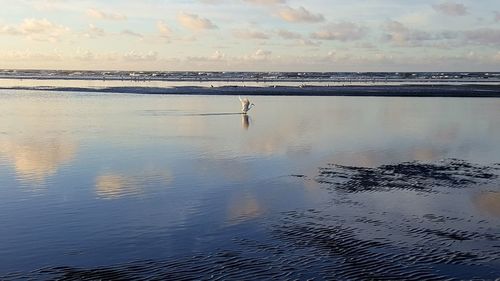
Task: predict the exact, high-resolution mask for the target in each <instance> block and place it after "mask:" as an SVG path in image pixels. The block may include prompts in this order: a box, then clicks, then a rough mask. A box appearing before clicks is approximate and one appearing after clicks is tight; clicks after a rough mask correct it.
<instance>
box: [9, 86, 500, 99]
mask: <svg viewBox="0 0 500 281" xmlns="http://www.w3.org/2000/svg"><path fill="white" fill-rule="evenodd" d="M0 89H3V90H36V91H61V92H68V91H69V92H89V93H127V94H162V95H169V94H170V95H253V96H388V97H391V96H394V97H500V85H474V84H463V85H439V84H415V85H384V86H380V85H364V86H354V85H345V86H308V85H304V86H300V87H295V86H276V87H274V86H271V87H243V86H222V87H213V88H212V87H196V86H182V87H170V88H163V87H104V88H88V87H0Z"/></svg>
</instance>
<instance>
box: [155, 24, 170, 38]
mask: <svg viewBox="0 0 500 281" xmlns="http://www.w3.org/2000/svg"><path fill="white" fill-rule="evenodd" d="M156 28H158V31H160V37H163V38H170V36H172V30H171V29H170V27H168V25H167V24H166V23H165V22H164V21H162V20H160V21H158V22H156Z"/></svg>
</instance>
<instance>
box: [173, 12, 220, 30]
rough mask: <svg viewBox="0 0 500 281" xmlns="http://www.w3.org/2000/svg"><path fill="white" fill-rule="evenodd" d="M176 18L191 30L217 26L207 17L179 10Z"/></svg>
mask: <svg viewBox="0 0 500 281" xmlns="http://www.w3.org/2000/svg"><path fill="white" fill-rule="evenodd" d="M177 20H178V21H179V23H180V24H181V25H182V26H184V27H185V28H188V29H191V30H193V31H201V30H206V29H216V28H217V26H216V25H215V24H213V23H212V22H211V21H210V20H209V19H206V18H202V17H200V16H199V15H195V14H188V13H184V12H181V13H179V14H178V15H177Z"/></svg>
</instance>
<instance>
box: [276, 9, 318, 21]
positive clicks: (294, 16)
mask: <svg viewBox="0 0 500 281" xmlns="http://www.w3.org/2000/svg"><path fill="white" fill-rule="evenodd" d="M278 14H279V16H280V17H281V18H282V19H283V20H285V21H288V22H322V21H324V20H325V17H324V16H323V15H322V14H313V13H311V12H310V11H308V10H306V9H305V8H304V7H299V8H297V9H293V8H291V7H285V8H283V9H281V10H280V11H279V13H278Z"/></svg>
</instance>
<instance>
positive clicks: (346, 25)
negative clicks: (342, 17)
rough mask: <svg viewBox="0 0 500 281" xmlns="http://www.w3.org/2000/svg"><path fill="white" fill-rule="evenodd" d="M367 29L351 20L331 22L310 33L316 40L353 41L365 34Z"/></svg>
mask: <svg viewBox="0 0 500 281" xmlns="http://www.w3.org/2000/svg"><path fill="white" fill-rule="evenodd" d="M366 32H367V29H366V28H365V27H363V26H361V25H358V24H356V23H352V22H340V23H332V24H329V25H327V26H325V27H324V28H323V29H321V30H319V31H317V32H314V33H312V34H311V38H313V39H317V40H339V41H355V40H359V39H361V38H363V37H364V36H365V35H366Z"/></svg>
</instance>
